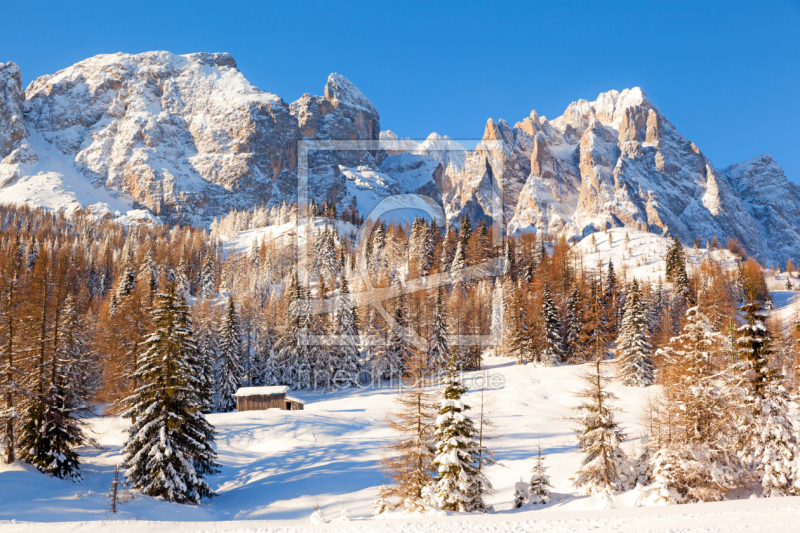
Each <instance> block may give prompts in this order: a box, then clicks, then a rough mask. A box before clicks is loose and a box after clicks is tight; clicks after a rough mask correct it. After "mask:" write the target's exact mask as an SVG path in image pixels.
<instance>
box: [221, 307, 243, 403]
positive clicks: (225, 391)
mask: <svg viewBox="0 0 800 533" xmlns="http://www.w3.org/2000/svg"><path fill="white" fill-rule="evenodd" d="M218 335H219V351H218V353H217V364H216V369H215V370H216V371H215V379H214V381H215V384H216V389H215V395H214V396H215V398H214V405H215V407H216V410H217V412H220V413H227V412H230V411H233V410H235V409H236V398H235V397H234V396H233V395H234V394H236V391H237V390H238V389H239V386H240V384H241V381H242V373H243V372H244V370H243V369H242V337H241V333H240V332H239V315H238V314H237V313H236V304H235V303H234V301H233V296H230V297H228V302H227V303H226V305H225V311H224V312H223V315H222V322H221V323H220V326H219V333H218Z"/></svg>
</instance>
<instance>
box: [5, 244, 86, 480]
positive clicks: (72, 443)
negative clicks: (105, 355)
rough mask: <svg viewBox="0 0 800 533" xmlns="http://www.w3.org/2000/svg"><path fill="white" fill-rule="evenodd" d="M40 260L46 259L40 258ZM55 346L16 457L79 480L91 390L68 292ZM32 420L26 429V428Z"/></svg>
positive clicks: (80, 329) (79, 326) (81, 338)
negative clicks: (32, 431) (31, 431)
mask: <svg viewBox="0 0 800 533" xmlns="http://www.w3.org/2000/svg"><path fill="white" fill-rule="evenodd" d="M44 261H47V258H46V256H45V259H44ZM58 317H59V318H58V319H57V320H58V321H59V322H60V324H58V325H57V326H56V327H55V328H54V329H55V330H56V342H55V346H54V349H53V350H52V351H51V352H50V361H48V363H47V367H46V369H45V370H46V375H45V376H43V377H44V381H45V383H44V386H45V387H46V389H45V390H44V391H42V392H40V393H39V394H36V395H35V396H34V397H33V398H32V399H33V402H32V403H31V406H32V407H33V411H34V412H35V413H36V415H37V418H38V417H40V418H38V420H26V421H25V427H26V428H30V429H35V435H30V434H27V433H26V432H24V431H23V434H22V436H21V438H20V457H21V458H22V459H23V460H25V461H27V462H29V463H31V464H33V465H34V466H35V467H36V468H38V469H39V470H41V471H42V472H45V473H47V474H50V475H53V476H55V477H57V478H61V479H73V480H77V479H80V478H81V474H80V462H79V457H78V453H77V452H76V451H75V448H77V447H78V446H80V445H82V444H84V443H85V442H86V440H87V439H86V437H85V435H84V432H83V422H82V421H81V419H80V417H81V416H84V415H86V414H87V412H88V410H87V408H86V405H87V403H86V402H87V400H88V398H89V396H90V394H91V393H92V392H93V391H92V388H93V381H92V378H93V376H92V375H91V369H92V366H93V365H92V363H93V361H92V360H91V358H90V355H89V350H88V348H87V346H86V343H85V339H84V336H83V327H82V324H81V320H80V316H79V315H78V312H77V309H76V308H75V299H74V297H73V296H72V295H71V294H69V295H68V296H67V297H66V298H65V301H64V304H63V306H62V308H61V310H60V312H59V313H58ZM31 422H33V423H34V424H33V425H32V426H29V424H30V423H31Z"/></svg>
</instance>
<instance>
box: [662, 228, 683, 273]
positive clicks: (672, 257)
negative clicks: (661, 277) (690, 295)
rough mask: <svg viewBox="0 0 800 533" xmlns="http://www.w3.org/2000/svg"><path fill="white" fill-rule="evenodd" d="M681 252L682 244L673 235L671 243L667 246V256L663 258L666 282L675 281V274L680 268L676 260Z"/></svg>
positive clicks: (679, 257) (678, 259)
mask: <svg viewBox="0 0 800 533" xmlns="http://www.w3.org/2000/svg"><path fill="white" fill-rule="evenodd" d="M682 254H683V245H682V244H681V242H680V241H679V240H678V238H677V237H673V239H672V244H670V246H669V248H667V257H666V258H665V263H666V268H665V276H666V279H667V282H669V283H673V282H674V281H675V274H676V272H677V270H678V268H680V267H679V266H678V262H679V261H680V259H681V256H682Z"/></svg>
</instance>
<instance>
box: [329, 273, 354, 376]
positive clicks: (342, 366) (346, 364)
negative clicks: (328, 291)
mask: <svg viewBox="0 0 800 533" xmlns="http://www.w3.org/2000/svg"><path fill="white" fill-rule="evenodd" d="M332 333H333V335H337V336H338V337H339V339H340V340H341V342H340V344H339V346H337V347H336V350H335V352H336V353H335V361H334V375H333V384H334V385H335V386H336V387H337V388H342V389H347V388H358V386H359V381H358V366H359V364H358V317H357V316H356V309H355V306H354V305H353V302H352V300H351V299H350V289H349V288H348V287H347V279H346V278H345V277H344V276H342V279H341V288H340V289H339V294H338V296H337V298H336V306H335V308H334V311H333V332H332Z"/></svg>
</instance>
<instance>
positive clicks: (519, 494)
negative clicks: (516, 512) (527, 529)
mask: <svg viewBox="0 0 800 533" xmlns="http://www.w3.org/2000/svg"><path fill="white" fill-rule="evenodd" d="M529 499H530V493H529V492H528V484H527V483H525V482H524V481H522V478H519V481H518V482H516V483H514V501H512V502H511V506H512V508H514V509H519V508H520V507H522V506H523V505H525V504H526V503H527V502H528V500H529Z"/></svg>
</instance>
